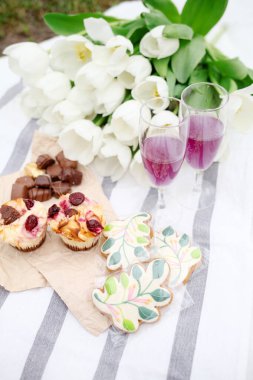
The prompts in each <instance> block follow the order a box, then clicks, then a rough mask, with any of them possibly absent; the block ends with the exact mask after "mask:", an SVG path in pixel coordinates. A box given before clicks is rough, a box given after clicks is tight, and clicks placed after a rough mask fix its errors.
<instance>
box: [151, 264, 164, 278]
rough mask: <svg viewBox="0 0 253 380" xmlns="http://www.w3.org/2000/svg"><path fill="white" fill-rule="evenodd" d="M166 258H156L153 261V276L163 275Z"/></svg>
mask: <svg viewBox="0 0 253 380" xmlns="http://www.w3.org/2000/svg"><path fill="white" fill-rule="evenodd" d="M164 263H165V261H164V260H156V261H154V263H153V277H154V278H160V277H162V275H163V270H164Z"/></svg>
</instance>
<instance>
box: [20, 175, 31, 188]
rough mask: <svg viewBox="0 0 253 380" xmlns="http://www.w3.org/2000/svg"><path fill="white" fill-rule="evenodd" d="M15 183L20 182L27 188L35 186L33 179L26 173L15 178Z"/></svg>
mask: <svg viewBox="0 0 253 380" xmlns="http://www.w3.org/2000/svg"><path fill="white" fill-rule="evenodd" d="M15 183H20V184H21V185H25V186H26V187H27V188H28V189H31V188H32V187H34V186H35V184H34V180H33V179H32V177H30V176H28V175H24V176H23V177H19V178H17V179H16V182H15Z"/></svg>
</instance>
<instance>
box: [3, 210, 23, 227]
mask: <svg viewBox="0 0 253 380" xmlns="http://www.w3.org/2000/svg"><path fill="white" fill-rule="evenodd" d="M0 214H1V215H2V219H3V220H4V224H11V223H13V222H15V220H17V219H18V218H20V216H21V215H20V213H19V212H18V211H17V210H16V209H15V208H13V207H11V206H7V205H2V207H1V208H0Z"/></svg>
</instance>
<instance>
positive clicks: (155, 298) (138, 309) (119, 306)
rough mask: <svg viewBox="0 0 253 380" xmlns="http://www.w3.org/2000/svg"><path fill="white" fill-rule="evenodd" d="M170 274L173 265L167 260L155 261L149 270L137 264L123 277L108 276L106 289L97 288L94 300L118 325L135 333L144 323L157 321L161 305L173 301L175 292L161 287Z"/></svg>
mask: <svg viewBox="0 0 253 380" xmlns="http://www.w3.org/2000/svg"><path fill="white" fill-rule="evenodd" d="M154 271H155V273H156V276H154ZM168 275H169V265H168V264H167V263H166V262H165V261H164V260H160V259H158V260H153V261H151V262H150V263H149V264H148V267H147V269H146V270H145V269H144V268H143V267H142V266H141V265H140V264H135V265H133V266H132V269H131V272H130V274H127V273H126V272H122V273H121V275H120V278H119V279H118V276H116V275H115V276H109V277H107V279H106V281H105V285H104V288H103V290H101V289H95V290H94V291H93V294H92V300H93V303H94V305H95V306H96V307H97V308H98V309H99V310H100V311H101V312H102V313H103V314H107V315H109V316H110V317H111V318H112V321H113V324H114V325H115V326H116V327H117V328H119V329H121V330H123V331H125V332H134V331H136V330H137V329H138V327H139V324H140V322H146V323H150V322H155V321H156V320H157V319H158V317H159V310H158V308H159V307H161V306H165V305H168V304H169V303H170V302H171V300H172V293H171V291H170V290H169V289H166V288H164V287H161V286H162V284H163V283H164V282H165V281H166V280H167V279H168Z"/></svg>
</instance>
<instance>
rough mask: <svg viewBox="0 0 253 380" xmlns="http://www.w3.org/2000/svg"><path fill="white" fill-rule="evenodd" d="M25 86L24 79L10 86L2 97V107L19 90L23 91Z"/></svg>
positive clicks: (0, 100)
mask: <svg viewBox="0 0 253 380" xmlns="http://www.w3.org/2000/svg"><path fill="white" fill-rule="evenodd" d="M22 88H23V83H22V81H20V82H18V83H16V84H14V86H12V87H10V88H9V89H8V90H7V91H6V92H5V93H4V94H3V96H2V97H1V98H0V109H1V108H3V107H4V106H6V104H8V103H9V102H10V101H11V100H13V98H15V96H16V95H18V93H19V92H21V90H22Z"/></svg>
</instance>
